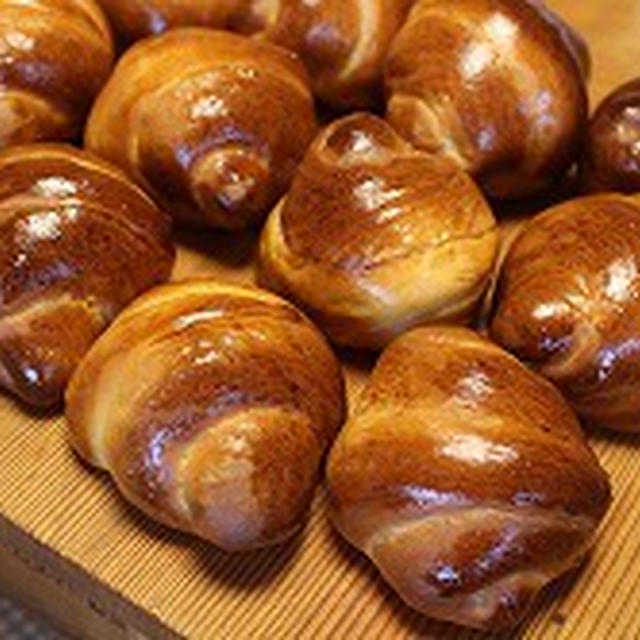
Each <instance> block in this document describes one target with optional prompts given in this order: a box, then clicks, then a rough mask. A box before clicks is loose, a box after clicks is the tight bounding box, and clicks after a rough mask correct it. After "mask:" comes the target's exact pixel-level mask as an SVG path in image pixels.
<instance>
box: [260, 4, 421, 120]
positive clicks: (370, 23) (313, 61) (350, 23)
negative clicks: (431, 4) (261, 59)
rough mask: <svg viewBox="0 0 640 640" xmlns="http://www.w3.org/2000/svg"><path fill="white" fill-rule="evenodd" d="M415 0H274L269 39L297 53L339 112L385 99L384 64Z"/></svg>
mask: <svg viewBox="0 0 640 640" xmlns="http://www.w3.org/2000/svg"><path fill="white" fill-rule="evenodd" d="M413 2H414V0H367V1H366V2H363V1H362V0H323V1H322V2H309V1H306V0H274V1H273V2H271V3H268V5H267V6H269V7H270V11H269V12H265V19H266V21H265V28H264V33H263V34H262V35H263V36H264V37H266V38H268V39H269V40H271V41H273V42H276V43H277V44H279V45H281V46H283V47H286V48H287V49H291V50H292V51H295V52H296V53H297V54H298V55H299V56H300V58H301V59H302V61H303V62H304V63H305V65H306V67H307V69H308V70H309V73H310V76H311V83H312V86H313V90H314V93H315V94H316V95H317V96H318V97H319V98H320V99H321V100H322V101H323V102H325V103H326V104H328V105H330V106H332V107H334V108H336V109H340V110H348V109H350V110H353V109H364V108H374V107H377V106H379V105H380V104H381V103H382V102H383V100H382V68H383V65H384V60H385V58H386V55H387V51H388V49H389V46H390V44H391V40H392V38H393V36H394V35H395V34H396V32H397V31H398V29H399V28H400V27H401V26H402V23H403V22H404V19H405V18H406V15H407V11H408V10H409V7H410V5H411V4H412V3H413Z"/></svg>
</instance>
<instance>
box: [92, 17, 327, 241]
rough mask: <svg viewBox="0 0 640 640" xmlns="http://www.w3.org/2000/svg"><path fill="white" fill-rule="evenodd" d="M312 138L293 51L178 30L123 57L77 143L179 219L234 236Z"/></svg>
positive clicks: (265, 204) (283, 184)
mask: <svg viewBox="0 0 640 640" xmlns="http://www.w3.org/2000/svg"><path fill="white" fill-rule="evenodd" d="M315 132H316V122H315V114H314V109H313V99H312V96H311V91H310V89H309V87H308V84H307V76H306V73H305V71H304V68H303V66H302V64H301V63H300V62H299V61H298V60H297V59H296V57H295V56H294V54H292V53H290V52H288V51H286V50H284V49H281V48H279V47H277V46H275V45H272V44H269V43H266V42H259V41H256V40H252V39H250V38H247V37H244V36H239V35H236V34H232V33H227V32H222V31H213V30H208V29H198V28H184V29H175V30H173V31H169V32H168V33H166V34H163V35H161V36H158V37H156V38H150V39H147V40H143V41H141V42H139V43H138V44H136V45H135V46H133V47H132V48H131V49H129V50H128V51H127V52H126V53H125V54H124V56H123V57H122V58H121V59H120V61H119V63H118V65H117V66H116V69H115V71H114V73H113V75H112V76H111V79H110V80H109V82H108V83H107V85H106V87H105V88H104V90H103V91H102V93H101V94H100V96H99V97H98V99H97V101H96V103H95V106H94V108H93V110H92V112H91V115H90V118H89V122H88V125H87V129H86V132H85V144H86V147H87V148H88V149H89V150H91V151H93V152H95V153H97V154H98V155H100V156H102V157H104V158H106V159H107V160H110V161H111V162H113V163H114V164H117V165H119V166H120V167H122V168H123V169H125V171H127V173H129V175H131V176H132V177H133V178H134V179H135V180H136V181H137V182H138V183H139V184H140V185H142V186H143V187H145V188H146V190H147V191H148V192H149V193H151V194H152V195H154V196H155V198H156V199H157V200H159V201H160V202H162V203H163V204H164V208H165V209H166V210H167V211H168V212H169V213H171V214H172V215H173V216H174V218H175V219H176V220H177V221H178V222H182V223H189V224H192V225H194V224H195V225H199V226H203V225H204V226H211V227H222V228H227V229H241V228H244V227H247V226H250V225H254V224H257V223H259V222H260V221H261V220H262V218H263V217H264V215H265V214H266V213H267V212H268V211H269V209H270V208H271V207H272V206H273V205H274V204H275V203H276V202H277V200H278V199H279V198H280V196H281V195H282V194H283V193H284V192H285V191H286V189H287V187H288V186H289V182H290V180H291V176H292V175H293V172H294V170H295V168H296V166H297V164H298V162H299V161H300V159H301V158H302V156H303V154H304V151H305V149H306V147H307V145H308V144H309V142H310V141H311V139H312V138H313V136H314V135H315Z"/></svg>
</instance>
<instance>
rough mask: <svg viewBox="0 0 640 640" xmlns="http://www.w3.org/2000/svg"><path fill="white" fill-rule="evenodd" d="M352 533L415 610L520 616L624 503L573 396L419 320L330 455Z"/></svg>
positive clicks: (346, 527) (464, 332) (390, 352)
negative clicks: (614, 497)
mask: <svg viewBox="0 0 640 640" xmlns="http://www.w3.org/2000/svg"><path fill="white" fill-rule="evenodd" d="M327 485H328V489H329V492H330V502H331V507H332V519H333V521H334V523H335V525H336V526H337V528H338V529H339V530H340V532H341V533H342V534H343V535H344V536H345V537H346V538H347V540H349V541H350V542H351V543H352V544H353V545H355V546H356V547H357V548H358V549H360V550H362V551H363V552H364V553H366V554H367V555H368V556H369V557H370V558H371V560H372V561H373V562H374V563H375V564H376V566H377V567H378V569H379V570H380V572H381V573H382V575H383V577H384V578H385V579H386V580H387V581H388V582H389V583H390V584H391V586H392V587H393V588H394V589H395V590H396V591H397V592H398V593H399V595H400V596H401V597H402V598H403V599H404V600H405V601H406V602H407V604H409V605H410V606H411V607H413V608H415V609H417V610H418V611H421V612H423V613H425V614H426V615H428V616H431V617H434V618H438V619H441V620H447V621H451V622H454V623H456V624H460V625H466V626H470V627H476V628H482V629H487V630H496V629H499V628H503V627H509V626H514V625H515V624H516V623H517V622H519V621H520V620H521V618H522V616H523V614H524V613H525V611H526V610H527V607H528V605H529V604H530V603H531V601H532V599H533V598H534V596H535V595H536V593H538V592H539V591H540V589H542V587H543V586H544V585H545V584H547V583H548V582H550V581H551V580H553V579H555V578H556V577H558V576H560V575H561V574H563V573H564V572H566V571H567V570H569V569H571V568H573V567H575V566H576V565H577V563H579V562H580V560H581V559H582V558H584V556H585V554H586V553H587V551H588V549H589V547H590V545H591V544H592V541H593V537H594V532H595V530H596V528H597V526H598V523H599V522H600V521H601V519H602V518H603V516H604V514H605V512H606V510H607V507H608V504H609V500H610V490H609V484H608V480H607V476H606V474H605V472H604V471H603V470H602V469H601V467H600V466H599V464H598V461H597V459H596V457H595V456H594V455H593V453H592V452H591V450H590V449H589V447H588V446H587V444H586V441H585V439H584V436H583V435H582V432H581V430H580V425H579V424H578V421H577V420H576V418H575V415H574V414H573V413H572V411H571V409H570V408H569V406H568V405H567V404H566V402H565V401H564V400H563V398H562V396H561V395H560V393H559V392H558V391H557V390H556V389H555V388H554V387H553V385H551V384H550V383H549V382H547V381H546V380H544V379H543V378H541V377H539V376H537V375H535V374H534V373H532V372H531V371H529V370H528V369H527V368H526V367H525V366H524V365H522V364H520V363H519V362H518V361H517V360H516V359H515V358H513V357H512V356H510V355H509V354H507V353H506V352H504V351H502V350H501V349H500V348H499V347H497V346H496V345H494V344H492V343H491V342H489V341H487V340H484V339H481V338H480V337H478V336H477V335H476V334H474V333H473V332H471V331H470V330H468V329H457V328H444V327H443V328H423V329H416V330H414V331H412V332H409V333H408V334H405V335H404V336H402V337H400V338H399V339H398V340H396V341H395V342H394V343H393V344H392V345H391V346H390V347H389V348H388V349H387V350H386V351H385V352H384V353H383V355H382V357H381V359H380V360H379V362H378V364H377V366H376V368H375V370H374V372H373V374H372V377H371V380H370V382H369V385H368V387H367V389H366V390H365V391H364V393H363V395H362V396H361V398H360V399H359V402H358V405H357V406H356V408H355V411H354V413H353V415H352V417H351V418H350V419H349V421H348V422H347V424H346V425H345V427H344V429H343V430H342V432H341V433H340V435H339V436H338V439H337V440H336V443H335V445H334V447H333V449H332V451H331V453H330V456H329V463H328V470H327Z"/></svg>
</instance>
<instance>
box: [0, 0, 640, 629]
mask: <svg viewBox="0 0 640 640" xmlns="http://www.w3.org/2000/svg"><path fill="white" fill-rule="evenodd" d="M550 4H552V6H554V7H555V8H556V9H558V11H559V12H560V13H561V14H563V15H565V16H566V17H567V18H569V19H570V20H571V21H572V22H573V23H574V24H576V25H577V26H579V27H580V28H581V29H582V30H583V31H584V33H585V34H586V35H587V36H588V38H589V40H590V42H591V45H592V51H593V53H594V58H595V68H594V81H593V94H594V97H596V98H599V97H601V96H602V95H603V93H604V92H606V91H608V90H609V89H610V88H611V87H612V86H613V85H615V84H617V83H620V82H622V81H623V80H626V79H628V78H630V77H632V76H633V75H634V73H636V74H640V67H638V66H637V64H636V61H637V60H638V59H640V2H638V0H619V1H618V2H616V3H612V2H610V1H607V0H590V1H589V2H581V3H577V2H574V1H573V0H571V1H570V0H564V1H560V0H558V1H556V2H551V3H550ZM254 244H255V238H253V237H250V236H249V237H235V236H225V237H220V236H215V235H211V236H207V235H204V236H199V237H183V238H182V239H181V249H180V254H179V260H178V265H177V269H176V277H177V278H182V277H185V276H188V275H213V276H215V277H217V278H220V279H223V280H226V281H231V282H240V283H242V282H247V281H250V280H251V278H252V265H251V257H252V252H253V249H254ZM212 256H215V257H212ZM367 366H368V363H367V362H362V363H360V362H349V363H347V373H348V386H349V395H350V397H351V398H353V396H354V395H355V394H357V392H358V389H359V387H360V386H361V385H362V383H363V382H364V380H365V379H366V371H367ZM591 440H592V443H593V445H594V446H595V449H596V451H597V453H598V455H599V457H600V459H601V461H602V463H603V465H604V466H605V468H606V469H607V471H608V472H609V473H610V475H611V480H612V484H613V488H614V495H615V501H614V504H613V507H612V509H611V510H610V512H609V514H608V517H607V520H606V522H605V524H604V526H603V527H602V529H601V530H600V533H599V536H598V540H597V544H596V547H595V550H594V553H593V554H592V557H591V558H590V559H589V560H588V562H586V563H585V565H584V566H583V567H582V568H581V569H580V570H579V571H577V572H575V573H574V574H572V575H570V576H568V577H566V578H564V579H562V580H561V581H560V582H558V583H556V584H555V585H553V587H552V588H550V589H548V590H547V592H546V593H545V595H544V596H543V597H542V598H541V599H540V600H539V602H538V604H537V608H536V610H535V611H534V612H532V615H531V616H530V618H529V619H528V620H527V621H526V623H525V624H524V625H523V626H522V627H521V629H519V630H518V631H517V632H516V633H514V634H510V635H503V636H499V637H501V638H513V637H522V638H531V639H534V638H535V639H542V638H544V639H545V640H546V639H556V638H557V639H571V640H575V639H583V638H584V639H590V640H591V639H593V640H604V639H606V640H616V639H619V640H622V639H624V640H635V639H640V535H638V534H637V531H638V529H639V528H640V478H637V477H636V476H637V472H636V469H637V468H638V466H640V436H639V437H636V438H633V437H623V436H604V435H592V437H591ZM0 442H2V446H1V447H0V581H2V582H9V583H10V582H11V579H12V576H11V575H9V574H11V571H12V570H11V569H10V567H18V564H19V563H24V564H26V565H28V566H29V567H31V569H32V570H33V571H34V572H37V573H38V574H41V576H42V577H43V580H46V581H47V584H48V585H49V588H50V591H49V592H48V593H51V594H53V595H52V596H51V597H53V598H58V599H59V600H57V601H56V602H60V603H67V604H65V605H64V606H69V607H70V609H69V611H71V610H72V609H71V607H72V606H75V605H74V603H80V604H81V605H82V606H83V607H85V608H86V609H87V611H89V610H90V612H92V613H93V614H96V615H100V616H101V617H102V618H103V619H104V621H105V622H104V629H111V630H116V631H117V632H118V634H120V635H121V637H130V638H141V637H153V638H156V637H157V638H164V637H166V638H174V637H180V636H184V637H189V638H194V639H218V638H220V639H227V638H229V639H234V640H236V639H238V640H244V639H247V640H249V639H252V640H253V639H261V638H269V639H270V640H278V639H280V638H282V639H285V638H286V639H289V638H295V639H296V640H297V639H305V638H309V639H314V640H315V639H323V638H326V639H329V638H331V639H343V638H344V639H347V638H348V639H352V638H354V639H355V638H367V639H369V638H376V639H377V638H382V639H396V638H398V639H401V638H426V639H429V638H447V639H448V638H459V639H463V638H465V639H467V640H471V639H480V638H485V637H487V636H484V635H482V634H478V633H472V632H468V631H463V630H460V629H456V628H454V627H451V626H447V625H441V624H436V623H433V622H430V621H429V620H427V619H426V618H424V617H422V616H420V615H418V614H415V613H413V612H411V610H409V609H408V608H407V607H405V606H404V605H403V604H402V603H401V602H400V601H399V600H398V598H397V597H396V596H395V595H394V594H393V593H392V592H391V591H390V590H389V589H388V588H387V587H385V585H384V584H383V583H382V581H381V580H380V579H379V578H378V577H377V575H376V572H375V570H374V569H373V568H372V567H371V566H370V564H369V563H368V562H367V561H366V560H365V559H364V558H363V557H362V556H361V555H359V554H358V553H356V552H354V551H352V550H351V549H350V548H349V547H348V546H347V545H346V544H345V543H344V542H342V540H341V539H340V538H338V537H337V536H336V535H335V534H334V533H333V532H332V530H331V528H330V527H329V525H328V523H327V521H326V518H325V515H324V509H323V501H324V497H323V495H322V492H321V491H319V492H318V495H317V496H316V500H315V502H314V506H313V509H312V512H311V514H310V517H309V521H308V523H307V526H306V527H305V529H304V532H303V533H302V534H301V535H299V536H298V537H297V538H296V539H294V540H293V541H291V542H289V543H288V544H285V545H283V546H281V547H279V548H276V549H271V550H268V551H263V552H258V553H253V554H250V555H245V556H235V555H227V554H224V553H222V552H219V551H217V550H216V549H214V548H213V547H211V546H210V545H207V544H205V543H203V542H200V541H198V540H196V539H193V538H190V537H188V536H185V535H182V534H178V533H174V532H171V531H169V530H168V529H165V528H163V527H161V526H160V525H156V524H154V523H152V522H151V521H149V520H148V519H146V518H145V517H144V516H142V515H141V514H140V513H138V512H136V511H135V510H134V509H132V508H131V507H129V506H128V505H127V504H126V503H125V502H124V501H123V500H121V499H120V498H119V496H118V495H117V494H116V492H115V491H114V490H113V489H112V486H111V484H110V482H109V481H108V479H107V478H106V477H105V476H103V475H102V474H100V473H96V472H93V471H90V470H89V469H88V468H87V467H85V466H84V465H83V464H81V463H80V462H79V461H78V459H77V458H76V457H75V456H74V455H73V453H72V452H71V451H70V450H69V449H68V447H67V446H66V444H65V441H64V431H63V427H62V424H61V420H60V419H59V418H58V417H55V416H53V417H38V416H33V415H29V414H27V413H25V412H24V411H23V410H22V409H21V408H20V407H19V406H18V405H17V404H16V403H15V402H14V401H12V400H11V399H8V398H2V397H0ZM3 558H4V560H2V559H3ZM3 562H4V564H3ZM12 563H13V564H12ZM2 567H8V568H4V569H2ZM23 593H25V591H24V590H23ZM26 593H27V597H30V598H33V599H34V601H35V600H38V602H39V606H40V607H41V608H43V609H46V610H48V611H49V612H54V613H55V611H54V609H55V607H53V606H50V605H51V603H50V602H47V601H46V600H47V598H48V596H47V598H45V597H44V596H42V595H41V592H36V591H35V590H33V591H32V592H28V591H27V592H26ZM39 593H40V595H39ZM56 606H58V609H62V610H61V611H60V612H59V613H60V617H61V618H63V617H64V616H65V611H64V606H63V605H62V604H60V605H56ZM74 611H75V609H74ZM67 617H72V616H71V614H69V615H68V616H67ZM69 622H70V623H71V627H72V628H73V623H74V620H69ZM78 625H79V623H78ZM78 632H79V633H80V632H81V628H80V626H78ZM85 633H86V629H85ZM114 633H115V631H114ZM93 635H94V636H95V637H107V635H108V634H107V632H106V631H102V632H99V631H94V632H93ZM109 637H116V636H115V635H113V636H109Z"/></svg>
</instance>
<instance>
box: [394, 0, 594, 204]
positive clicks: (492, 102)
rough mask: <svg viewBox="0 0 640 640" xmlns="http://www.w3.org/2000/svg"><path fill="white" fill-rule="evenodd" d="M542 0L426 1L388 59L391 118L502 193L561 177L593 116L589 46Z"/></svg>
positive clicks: (512, 194)
mask: <svg viewBox="0 0 640 640" xmlns="http://www.w3.org/2000/svg"><path fill="white" fill-rule="evenodd" d="M536 4H537V3H529V2H525V1H524V0H497V1H493V0H460V1H458V2H455V3H454V4H452V3H451V2H448V1H447V0H420V1H419V2H418V3H417V4H416V5H415V6H414V8H413V9H412V11H411V13H410V14H409V18H408V20H407V22H406V23H405V25H404V26H403V27H402V29H401V30H400V31H399V33H398V35H397V36H396V38H395V39H394V41H393V44H392V47H391V50H390V53H389V58H388V60H387V66H386V72H385V82H386V88H387V92H388V94H389V101H388V109H387V117H388V119H389V121H390V122H391V123H392V124H393V125H394V126H395V127H396V128H397V130H398V131H399V132H400V133H401V134H402V135H404V136H405V137H406V138H407V139H408V140H410V141H411V142H413V143H414V144H415V145H416V146H418V147H420V148H423V149H425V150H427V151H431V152H433V153H437V154H439V155H442V156H444V157H447V158H450V159H452V160H454V161H455V162H456V163H457V164H458V166H460V167H461V168H463V169H465V170H467V171H469V172H470V173H472V174H473V175H474V176H475V177H476V178H477V179H478V181H479V182H480V183H481V185H482V186H483V188H484V189H485V190H486V191H487V193H488V194H489V195H491V196H494V197H498V198H516V197H522V196H527V195H530V194H532V193H534V192H536V191H539V190H541V189H544V188H546V187H549V186H550V185H551V184H552V183H553V182H554V181H556V180H557V179H559V178H560V177H561V176H562V175H563V174H564V173H565V172H566V170H567V168H568V167H569V165H570V164H571V163H572V162H573V160H574V159H575V156H576V154H577V152H578V146H579V143H580V139H581V136H582V134H583V130H584V126H585V122H586V117H587V97H586V91H585V86H584V75H583V74H584V73H586V71H587V68H588V63H587V62H586V60H587V58H586V57H585V56H586V54H585V53H584V51H583V50H582V49H581V46H580V44H579V42H580V41H579V40H578V39H577V37H576V36H572V35H571V31H570V30H569V28H568V27H566V26H563V27H561V26H559V25H561V22H560V19H559V18H557V17H553V16H552V14H550V12H549V10H544V12H543V11H542V10H541V9H540V8H539V7H538V6H536ZM581 51H582V53H581Z"/></svg>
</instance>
